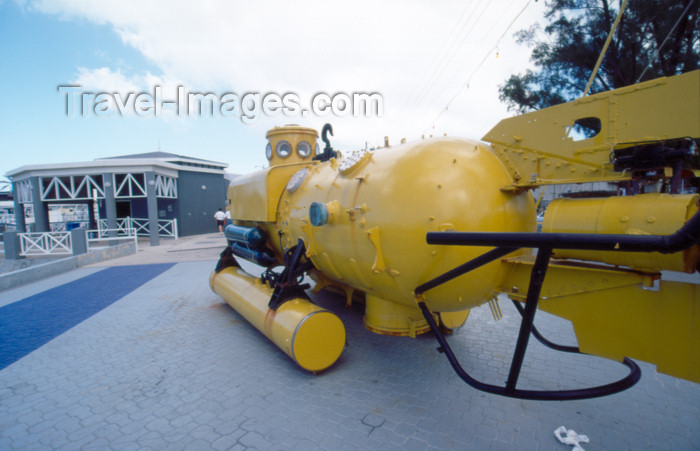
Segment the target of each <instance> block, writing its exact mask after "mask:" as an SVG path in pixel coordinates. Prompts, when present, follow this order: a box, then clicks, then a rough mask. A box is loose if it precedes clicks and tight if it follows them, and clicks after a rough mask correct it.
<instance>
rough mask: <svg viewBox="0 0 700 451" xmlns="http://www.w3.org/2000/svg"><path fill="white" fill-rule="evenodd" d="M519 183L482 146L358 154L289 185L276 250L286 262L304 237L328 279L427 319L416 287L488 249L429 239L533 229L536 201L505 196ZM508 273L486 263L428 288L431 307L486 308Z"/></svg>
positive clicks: (275, 228)
mask: <svg viewBox="0 0 700 451" xmlns="http://www.w3.org/2000/svg"><path fill="white" fill-rule="evenodd" d="M511 183H512V179H511V177H510V175H509V173H508V171H507V170H506V168H505V166H504V164H503V162H502V161H501V160H500V159H499V158H497V157H496V156H495V155H494V153H493V152H492V150H491V149H490V147H488V146H486V145H484V144H482V143H479V142H477V141H468V140H458V139H451V138H440V139H431V140H425V141H418V142H414V143H408V144H403V145H399V146H396V147H388V148H382V149H378V150H376V151H371V152H370V151H355V152H350V153H348V154H346V155H345V157H344V158H343V159H342V160H340V161H335V160H331V161H330V162H328V163H323V164H318V165H314V166H309V167H306V168H304V169H300V170H299V171H298V172H297V174H296V175H295V176H293V177H291V179H290V182H289V183H288V184H287V186H286V188H285V189H284V191H283V192H282V197H281V200H280V202H279V205H278V210H277V221H276V223H275V224H274V225H272V224H269V225H267V227H269V229H270V230H267V232H268V235H269V236H275V237H276V236H278V235H279V236H280V239H279V240H277V239H274V240H271V243H270V244H271V245H273V246H276V249H275V251H276V252H277V253H278V255H280V254H281V252H282V251H284V250H286V249H288V248H289V247H291V246H293V245H294V244H296V242H297V239H298V238H302V239H303V240H304V243H305V245H306V249H307V257H309V258H310V259H311V261H312V262H313V264H314V266H315V267H316V268H317V269H318V270H319V271H320V272H322V273H323V275H324V276H326V277H328V278H329V279H331V280H334V281H336V282H338V283H341V284H344V285H347V286H351V287H353V288H355V289H358V290H361V291H364V292H365V293H367V294H368V295H369V296H368V297H367V299H368V302H371V300H372V299H381V300H384V301H389V302H393V303H400V304H403V305H405V306H408V307H411V308H413V309H415V312H414V313H417V315H412V316H416V317H417V319H419V318H422V317H421V315H420V311H419V310H418V309H417V308H416V298H415V296H414V293H413V290H414V289H415V288H416V287H417V286H418V285H420V284H421V283H424V282H426V281H428V280H430V279H432V278H433V277H436V276H438V275H440V274H442V273H444V272H446V271H448V270H450V269H452V268H454V267H455V266H457V265H460V264H462V263H464V262H465V261H467V260H470V259H472V258H474V257H476V256H478V255H480V254H483V253H484V252H486V251H488V250H489V249H488V248H479V247H465V246H431V245H428V244H427V243H426V239H425V237H426V233H427V232H430V231H445V230H459V231H484V232H486V231H492V232H522V231H534V230H535V228H536V223H535V210H534V202H533V200H532V196H531V194H530V193H529V192H523V193H517V194H514V193H509V192H505V191H501V189H500V188H501V187H503V186H506V185H509V184H511ZM312 205H314V207H313V208H312ZM312 210H313V211H312ZM312 216H313V218H312ZM523 252H524V251H523ZM501 268H502V267H501V265H500V263H499V262H493V263H491V264H488V265H485V266H483V267H481V268H479V269H478V270H476V271H474V272H473V273H470V274H469V275H467V276H464V277H460V278H457V279H455V280H453V281H451V282H448V283H446V284H444V285H442V286H439V287H437V288H435V289H433V290H430V291H429V292H427V293H425V296H424V297H425V301H426V303H427V305H428V306H429V307H430V309H431V310H432V311H434V312H458V311H464V310H466V309H469V308H471V307H474V306H476V305H479V304H481V303H483V302H485V300H488V299H490V298H491V297H492V296H493V295H494V293H495V292H494V289H495V286H496V284H497V281H498V278H499V277H500V276H501V274H500V271H501ZM370 307H371V306H368V310H370V311H374V312H375V313H376V311H377V309H375V308H370ZM381 316H382V315H381V313H379V314H377V315H376V317H377V318H380V317H381ZM463 316H464V317H466V315H463ZM410 321H413V318H411V319H410ZM371 327H372V328H373V329H381V325H379V326H377V325H376V324H374V323H372V325H371ZM407 327H410V330H414V329H416V328H418V329H420V328H421V327H423V326H421V325H419V324H418V325H417V324H411V325H410V326H407ZM393 331H394V326H393V325H391V326H388V328H387V332H388V333H393Z"/></svg>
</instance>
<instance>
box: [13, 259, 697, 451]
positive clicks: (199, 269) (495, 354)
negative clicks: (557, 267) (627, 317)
mask: <svg viewBox="0 0 700 451" xmlns="http://www.w3.org/2000/svg"><path fill="white" fill-rule="evenodd" d="M182 249H184V247H183V248H182ZM186 252H187V251H186V250H182V252H170V254H169V257H173V256H174V255H175V254H183V255H180V257H179V258H181V260H182V262H181V263H177V264H175V265H174V266H172V267H171V268H170V269H168V270H167V271H165V272H164V273H162V274H161V275H159V276H157V277H155V278H153V279H151V280H150V281H148V282H146V283H145V284H143V285H142V286H140V287H139V288H138V289H136V290H135V291H132V292H131V293H129V294H127V295H125V296H123V297H122V298H121V299H119V300H118V301H116V302H114V303H113V304H111V305H110V306H108V307H106V308H105V309H103V310H102V311H100V312H99V313H97V314H95V315H93V316H92V317H90V318H88V319H86V320H84V321H83V322H81V323H80V324H78V325H76V326H75V327H73V328H72V329H70V330H68V331H66V332H65V333H63V334H61V335H59V336H58V337H56V338H54V339H53V340H51V341H50V342H48V343H46V344H45V345H43V346H41V347H40V348H38V349H36V350H35V351H33V352H31V353H30V354H28V355H26V356H25V357H23V358H21V359H20V360H18V361H16V362H15V363H13V364H11V365H9V366H8V367H6V368H5V369H3V370H1V371H0V450H34V449H66V450H69V449H100V450H103V449H114V450H129V449H138V450H144V449H153V450H160V449H184V450H203V449H217V450H218V449H222V450H227V449H249V448H250V449H284V450H287V449H299V450H308V449H329V450H344V449H348V450H353V449H382V450H385V449H389V450H390V449H402V450H403V449H408V450H413V449H415V450H422V449H458V450H462V449H474V450H489V449H491V450H502V449H503V450H506V449H523V450H568V449H571V446H565V445H563V444H560V443H559V442H558V441H557V440H556V439H555V437H554V434H553V431H554V430H555V429H556V428H557V427H559V426H561V425H564V426H566V427H567V428H569V429H574V430H576V431H577V432H578V433H581V434H585V435H587V436H588V437H589V438H590V443H588V444H584V445H583V447H584V448H585V449H587V450H596V449H597V450H601V449H605V450H613V449H614V450H627V449H630V450H632V449H634V450H638V449H669V450H687V449H698V447H700V385H698V384H693V383H690V382H687V381H683V380H679V379H675V378H672V377H668V376H665V375H661V374H658V373H656V371H655V370H654V367H653V366H651V365H647V364H640V366H641V367H642V371H643V376H642V379H641V381H640V382H639V383H638V384H637V385H636V386H635V387H633V388H632V389H630V390H627V391H625V392H623V393H620V394H616V395H613V396H609V397H605V398H599V399H593V400H583V401H569V402H541V401H522V400H513V399H508V398H503V397H499V396H494V395H488V394H485V393H482V392H479V391H476V390H474V389H472V388H470V387H468V386H467V385H466V384H464V383H463V382H462V381H461V380H460V379H459V378H458V377H457V376H456V375H455V374H454V372H453V371H452V369H451V367H450V366H449V364H448V362H447V360H446V359H445V357H444V356H443V355H441V354H439V353H438V352H437V351H436V347H437V343H436V342H435V340H434V338H433V337H432V336H430V335H429V334H427V335H423V336H419V337H417V338H416V339H410V338H403V337H387V336H380V335H375V334H372V333H370V332H368V331H367V330H365V328H364V327H363V324H362V316H361V311H360V309H359V308H353V309H350V310H347V309H345V308H344V300H343V299H341V298H339V297H337V296H335V295H331V294H321V295H318V296H316V297H315V300H316V301H317V302H318V303H319V304H321V305H322V306H324V307H326V308H328V309H330V310H332V311H334V312H335V313H337V314H338V315H339V316H340V318H341V319H342V320H343V322H344V323H345V327H346V329H347V333H348V347H347V349H346V350H345V352H344V353H343V355H342V356H341V358H340V359H339V361H338V362H337V363H336V364H335V365H334V366H333V367H331V368H330V369H329V370H327V371H325V372H324V373H322V374H320V375H317V376H314V375H312V374H309V373H307V372H305V371H303V370H301V369H299V368H298V367H297V366H296V365H295V364H294V362H292V360H291V359H290V358H289V357H287V355H286V354H284V353H283V352H282V351H280V350H279V349H278V348H277V347H275V345H274V344H272V343H271V342H270V341H268V340H267V339H266V338H265V337H264V336H262V335H261V334H260V333H259V332H257V331H256V330H255V329H254V328H253V327H252V326H250V325H249V324H248V323H247V322H246V321H245V320H244V319H243V318H242V317H241V316H240V315H238V314H237V313H236V312H235V311H233V310H232V309H231V308H230V307H228V305H226V304H225V303H224V301H223V300H221V299H220V298H219V297H218V296H216V295H215V294H214V293H212V292H211V290H210V289H209V286H208V276H209V274H210V272H211V270H212V269H213V267H214V264H215V259H214V257H212V256H211V255H210V256H209V259H206V260H193V261H185V260H188V258H186V256H185V255H184V254H185V253H186ZM214 254H216V252H214ZM153 260H156V259H155V257H154V258H153ZM135 262H136V260H132V261H131V263H132V264H133V263H135ZM142 262H143V259H142ZM129 263H130V261H128V260H122V261H120V263H119V264H129ZM101 269H102V268H100V267H91V268H81V269H78V270H75V271H72V272H71V273H67V274H64V275H61V276H56V277H54V278H51V279H47V280H44V281H41V282H37V283H35V284H30V285H27V286H24V287H20V288H17V289H14V290H8V291H5V292H3V293H1V294H0V305H6V304H9V303H12V302H16V301H19V300H21V299H24V298H26V297H27V296H31V295H33V294H36V293H41V292H43V291H45V290H48V289H51V288H53V287H55V286H57V285H60V284H63V283H67V282H70V281H73V280H78V279H80V278H82V277H85V276H88V275H90V274H94V273H95V272H97V271H100V270H101ZM500 305H501V309H502V310H503V315H504V317H503V319H502V320H500V321H497V322H496V321H494V320H493V319H492V317H491V313H490V311H489V308H488V307H487V306H484V307H482V308H479V309H475V310H474V311H473V312H472V314H471V315H470V317H469V320H468V321H467V323H466V325H465V326H464V327H463V328H461V329H460V330H458V331H457V332H456V333H455V334H454V335H452V336H451V337H449V341H450V343H451V345H452V347H453V349H454V351H455V352H456V353H457V355H458V356H459V357H460V359H461V361H462V363H463V365H464V367H465V369H467V371H469V372H471V373H472V374H473V375H474V376H475V377H477V378H480V379H483V380H485V381H487V382H491V383H494V384H502V383H503V381H504V380H505V378H506V377H507V371H508V365H509V363H510V359H511V357H512V350H513V343H514V342H515V337H516V335H517V328H518V324H519V322H518V314H517V312H516V311H515V308H514V307H512V306H511V305H510V303H509V302H508V301H507V300H505V299H502V300H501V302H500ZM536 323H537V326H538V327H539V328H540V330H541V331H542V332H543V333H545V335H547V336H548V338H550V339H552V340H553V341H558V342H563V343H569V344H571V343H574V336H573V331H572V329H571V326H570V325H569V324H568V323H567V322H566V321H563V320H560V319H558V318H555V317H553V316H551V315H548V314H546V313H544V312H538V314H537V320H536ZM625 371H626V370H625V368H624V367H622V366H620V365H619V364H615V363H611V362H607V361H605V360H602V359H598V358H591V357H588V358H586V357H581V356H570V355H564V354H561V353H556V352H554V351H551V350H548V349H546V348H544V347H543V346H541V345H539V344H538V343H536V342H534V341H531V344H530V346H529V348H528V352H527V356H526V364H525V367H524V368H523V372H522V377H521V383H520V384H519V387H520V388H533V389H544V388H554V389H561V388H574V387H578V386H581V385H590V384H600V383H605V382H609V381H611V380H613V379H616V378H619V377H621V376H623V375H624V374H625Z"/></svg>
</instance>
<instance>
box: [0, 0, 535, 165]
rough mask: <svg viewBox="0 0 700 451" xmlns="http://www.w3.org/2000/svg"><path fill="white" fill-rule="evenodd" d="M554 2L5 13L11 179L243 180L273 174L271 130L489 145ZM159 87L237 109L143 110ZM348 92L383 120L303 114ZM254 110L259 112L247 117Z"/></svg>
mask: <svg viewBox="0 0 700 451" xmlns="http://www.w3.org/2000/svg"><path fill="white" fill-rule="evenodd" d="M543 3H544V2H543V1H542V0H540V1H535V0H469V1H464V0H461V1H441V2H428V1H412V0H406V1H398V0H394V1H392V0H390V1H382V2H380V1H377V0H355V1H334V2H327V1H320V0H318V1H315V0H311V1H304V2H290V1H266V2H248V1H224V0H204V1H201V2H191V1H184V0H173V1H165V0H154V1H148V2H144V1H142V0H139V1H134V0H119V1H110V0H105V1H99V2H95V1H78V0H50V1H49V0H46V1H44V0H35V1H32V0H0V61H1V63H0V82H1V83H2V96H3V99H2V102H1V103H0V175H3V174H6V173H7V172H8V171H11V170H13V169H16V168H18V167H21V166H25V165H37V164H53V163H67V162H81V161H91V160H94V159H96V158H106V157H110V156H119V155H128V154H137V153H144V152H154V151H158V150H160V151H163V152H170V153H174V154H179V155H186V156H189V157H194V158H202V159H207V160H213V161H218V162H223V163H226V164H228V165H229V167H228V169H227V171H228V172H231V173H235V174H243V173H247V172H251V171H254V170H257V169H260V168H262V167H264V165H265V164H266V162H267V160H266V158H265V145H266V138H265V133H266V131H267V130H269V129H271V128H272V127H274V126H280V125H284V124H299V125H302V126H307V127H312V128H315V129H317V130H320V129H321V128H322V126H323V124H324V123H331V124H332V126H333V132H334V136H333V137H332V138H331V143H332V144H333V147H334V148H336V149H340V150H353V149H358V148H362V147H365V146H369V147H373V146H378V145H381V144H382V143H383V142H384V137H385V136H388V138H389V142H390V143H392V144H396V143H398V142H399V141H400V140H401V139H403V138H405V139H406V140H408V141H413V140H416V139H420V138H421V136H422V135H426V136H428V135H431V134H432V135H436V136H438V135H443V134H447V135H448V136H456V137H464V138H473V139H480V138H481V137H482V136H484V135H485V134H486V133H487V132H488V131H489V130H490V129H491V128H492V127H493V126H495V125H496V124H497V123H498V121H499V120H500V119H503V118H505V117H508V116H512V115H513V113H511V112H509V111H508V110H507V108H506V105H505V104H503V103H501V102H500V101H499V100H498V86H499V85H501V84H503V83H504V82H505V80H506V79H507V78H508V77H509V76H510V75H511V74H513V73H520V72H523V71H525V70H526V69H527V68H528V67H529V55H530V49H528V48H527V47H526V46H522V45H518V44H517V43H515V39H514V37H513V35H514V33H515V32H516V31H518V30H521V29H525V28H529V27H530V26H531V25H532V24H534V23H535V22H542V21H543V19H542V17H543V10H544V5H543ZM156 87H158V88H157V89H158V90H159V93H160V94H161V97H160V98H161V100H165V101H166V102H168V101H172V102H171V103H172V104H173V105H174V103H175V102H174V99H176V95H177V93H178V92H179V91H178V89H180V90H182V91H181V92H183V93H185V94H187V93H202V94H206V93H211V94H212V95H213V96H214V98H216V99H217V101H219V102H223V100H225V99H228V100H231V102H229V103H228V104H227V105H230V106H231V105H237V108H238V109H237V110H236V109H235V108H234V109H233V110H231V109H229V110H227V112H228V113H230V114H226V115H224V114H223V113H222V111H221V110H219V111H218V112H219V113H220V114H216V115H213V114H207V113H206V112H205V113H204V114H201V115H200V114H197V111H196V110H194V109H193V107H192V105H190V107H189V108H188V107H183V108H182V109H181V110H180V113H179V114H178V113H177V112H176V110H175V107H174V106H172V105H171V106H166V105H164V104H163V107H162V108H161V109H160V111H158V109H157V107H153V105H152V104H149V103H146V104H140V105H141V107H142V109H141V110H138V108H139V107H138V106H137V103H136V102H137V99H138V97H136V96H138V95H139V94H143V95H144V96H146V97H149V96H150V97H151V98H154V99H156V100H154V101H153V104H155V103H158V100H157V96H156V95H155V94H156ZM353 93H366V94H379V95H380V97H381V100H382V107H383V108H382V109H381V111H379V112H377V111H375V112H374V113H375V114H371V115H370V116H369V117H368V116H364V115H362V114H359V115H357V116H355V115H353V114H351V113H348V112H345V113H343V111H340V112H337V114H334V113H327V114H321V113H319V114H315V113H314V112H313V111H308V114H301V111H302V110H309V109H310V108H308V107H309V106H310V104H311V99H313V98H314V96H315V95H317V94H327V95H328V96H329V98H332V97H334V96H336V95H338V94H340V96H339V97H338V98H343V96H342V95H343V94H347V95H352V94H353ZM98 94H99V95H98ZM289 94H292V95H293V96H294V98H296V99H298V102H297V103H298V105H299V106H300V108H297V109H294V108H292V109H290V110H287V112H286V113H285V111H283V109H281V108H279V104H277V103H274V102H273V103H270V104H269V105H270V108H269V111H268V112H269V114H265V113H264V112H263V111H262V110H261V101H260V100H259V101H257V103H256V101H255V99H256V97H255V95H258V96H259V98H260V99H263V98H266V97H270V96H271V97H273V98H274V97H283V96H285V95H289ZM225 95H228V97H225ZM246 95H249V96H248V97H246ZM95 96H97V97H95ZM244 98H245V99H249V103H248V104H247V105H248V107H251V106H256V105H257V107H258V108H259V109H260V110H259V111H258V112H257V114H249V115H247V116H248V117H245V118H244V117H242V116H244V115H243V114H242V112H243V109H244V108H245V105H243V104H241V103H236V99H237V101H240V100H242V99H244ZM232 99H233V100H232ZM273 100H274V99H273ZM129 101H131V103H129ZM74 102H75V103H74ZM120 102H121V103H120ZM83 104H84V105H83ZM220 105H221V103H220V104H219V106H220ZM338 105H340V106H343V103H342V102H341V103H339V104H338ZM83 106H84V107H85V108H84V109H83ZM447 106H449V108H447V109H446V107H447ZM119 107H121V109H119ZM71 108H72V110H71ZM341 110H342V109H341ZM251 111H254V110H253V109H251ZM69 113H70V114H69ZM209 113H210V112H209ZM287 113H288V114H287ZM253 116H254V117H253ZM243 119H246V120H243Z"/></svg>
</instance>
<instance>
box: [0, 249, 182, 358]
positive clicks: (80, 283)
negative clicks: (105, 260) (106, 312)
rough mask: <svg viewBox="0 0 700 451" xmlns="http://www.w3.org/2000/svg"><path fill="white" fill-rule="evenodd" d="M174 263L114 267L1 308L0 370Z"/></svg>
mask: <svg viewBox="0 0 700 451" xmlns="http://www.w3.org/2000/svg"><path fill="white" fill-rule="evenodd" d="M174 265H175V263H162V264H153V265H132V266H114V267H110V268H106V269H104V270H102V271H99V272H96V273H93V274H90V275H89V276H85V277H83V278H81V279H78V280H74V281H72V282H69V283H66V284H64V285H60V286H58V287H55V288H52V289H50V290H46V291H44V292H41V293H38V294H35V295H33V296H30V297H27V298H24V299H22V300H20V301H17V302H13V303H12V304H8V305H6V306H4V307H0V370H1V369H3V368H5V367H7V366H9V365H11V364H12V363H14V362H16V361H17V360H19V359H21V358H22V357H24V356H26V355H27V354H29V353H30V352H32V351H34V350H36V349H38V348H39V347H41V346H43V345H44V344H46V343H48V342H49V341H51V340H53V339H54V338H56V337H57V336H59V335H61V334H62V333H64V332H66V331H67V330H70V329H71V328H73V327H75V326H76V325H78V324H80V323H81V322H82V321H84V320H86V319H88V318H89V317H91V316H92V315H94V314H96V313H98V312H100V311H101V310H102V309H104V308H106V307H108V306H110V305H111V304H113V303H114V302H116V301H118V300H119V299H121V298H122V297H124V296H126V295H127V294H129V293H131V292H132V291H134V290H135V289H137V288H138V287H140V286H141V285H143V284H144V283H146V282H148V281H149V280H151V279H153V278H155V277H157V276H159V275H160V274H162V273H163V272H165V271H167V270H168V269H170V268H172V267H173V266H174Z"/></svg>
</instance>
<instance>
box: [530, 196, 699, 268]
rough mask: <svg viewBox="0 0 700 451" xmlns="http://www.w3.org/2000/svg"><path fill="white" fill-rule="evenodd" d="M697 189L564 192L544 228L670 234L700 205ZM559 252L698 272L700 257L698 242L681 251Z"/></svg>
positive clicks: (551, 208)
mask: <svg viewBox="0 0 700 451" xmlns="http://www.w3.org/2000/svg"><path fill="white" fill-rule="evenodd" d="M698 200H700V196H699V195H697V194H687V195H673V196H671V195H668V194H659V193H650V194H640V195H637V196H628V197H606V198H592V199H570V198H562V199H557V200H555V201H553V202H552V203H551V204H549V206H548V207H547V211H546V213H545V216H544V222H543V224H542V231H543V232H560V233H601V234H603V233H606V234H623V235H624V234H629V235H669V234H672V233H674V232H676V231H677V230H678V229H680V228H681V227H682V226H683V224H685V222H686V221H687V220H688V219H690V218H691V217H692V216H693V214H695V212H697V211H698ZM554 255H555V257H558V258H570V259H578V260H591V261H598V262H603V263H608V264H611V265H618V266H627V267H630V268H633V269H637V270H642V271H654V272H656V271H662V270H667V271H680V272H687V273H692V272H694V271H695V270H696V269H697V265H698V261H699V260H700V248H699V247H698V246H697V245H695V246H692V247H690V248H688V249H686V250H684V251H682V252H676V253H675V254H661V253H659V252H611V251H580V250H568V249H563V250H562V249H557V250H555V254H554Z"/></svg>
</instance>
